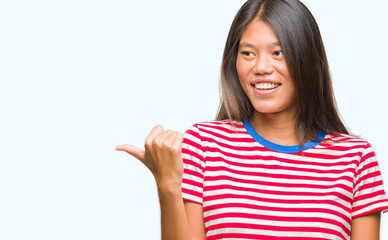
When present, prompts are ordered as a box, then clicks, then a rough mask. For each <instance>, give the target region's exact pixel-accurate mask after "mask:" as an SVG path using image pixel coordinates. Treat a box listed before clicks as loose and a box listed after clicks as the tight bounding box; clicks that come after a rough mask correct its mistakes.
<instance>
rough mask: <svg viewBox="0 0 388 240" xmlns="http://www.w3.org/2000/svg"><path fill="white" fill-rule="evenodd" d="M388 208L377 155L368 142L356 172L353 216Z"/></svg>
mask: <svg viewBox="0 0 388 240" xmlns="http://www.w3.org/2000/svg"><path fill="white" fill-rule="evenodd" d="M387 209H388V199H387V196H386V194H385V191H384V185H383V179H382V176H381V172H380V167H379V165H378V162H377V157H376V154H375V151H374V150H373V148H372V146H371V145H370V144H369V143H367V144H366V147H365V149H364V152H363V154H362V156H361V158H360V162H359V164H358V166H357V168H356V172H355V178H354V188H353V207H352V218H357V217H361V216H364V215H367V214H370V213H373V212H376V211H384V210H385V211H386V210H387ZM385 211H384V212H385Z"/></svg>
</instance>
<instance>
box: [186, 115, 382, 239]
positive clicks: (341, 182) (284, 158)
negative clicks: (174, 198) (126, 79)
mask: <svg viewBox="0 0 388 240" xmlns="http://www.w3.org/2000/svg"><path fill="white" fill-rule="evenodd" d="M317 139H318V141H313V142H310V143H306V144H305V146H304V151H303V152H302V153H301V152H300V146H299V145H297V146H282V145H278V144H275V143H272V142H269V141H267V140H265V139H264V138H262V137H261V136H260V135H258V134H257V133H256V132H255V130H254V129H253V127H252V126H251V124H250V123H249V121H248V122H246V123H239V122H237V123H235V125H232V124H231V123H230V121H211V122H204V123H200V124H195V125H193V126H192V127H191V128H190V129H189V130H187V131H186V133H185V137H184V141H183V144H182V156H183V163H184V176H183V183H182V194H183V198H184V199H185V200H188V201H192V202H195V203H198V204H202V205H203V214H204V221H205V228H206V239H271V240H273V239H283V240H291V239H292V240H296V239H304V240H309V239H320V240H321V239H322V240H323V239H350V226H351V220H352V218H356V217H360V216H363V215H366V214H369V213H372V212H375V211H382V210H386V209H388V200H387V197H386V194H385V191H384V186H383V183H382V177H381V173H380V170H379V166H378V163H377V159H376V156H375V152H374V150H373V149H372V147H371V145H370V144H369V143H368V142H366V141H365V140H363V139H360V138H356V137H352V136H348V135H340V134H328V133H325V132H322V131H321V132H320V133H319V134H318V136H317ZM320 140H322V141H320Z"/></svg>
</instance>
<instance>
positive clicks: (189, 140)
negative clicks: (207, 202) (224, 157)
mask: <svg viewBox="0 0 388 240" xmlns="http://www.w3.org/2000/svg"><path fill="white" fill-rule="evenodd" d="M204 159H205V157H204V150H203V142H202V139H201V135H200V130H199V128H198V127H197V126H195V125H194V126H192V127H191V128H189V129H188V130H187V131H186V132H185V134H184V138H183V143H182V160H183V180H182V197H183V199H184V200H188V201H191V202H195V203H199V204H202V203H203V197H202V196H203V180H204V171H205V160H204Z"/></svg>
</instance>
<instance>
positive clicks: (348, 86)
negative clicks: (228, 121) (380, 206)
mask: <svg viewBox="0 0 388 240" xmlns="http://www.w3.org/2000/svg"><path fill="white" fill-rule="evenodd" d="M243 2H244V1H242V0H233V1H225V0H212V1H209V0H198V1H181V0H180V1H178V0H166V1H157V0H149V1H124V0H110V1H107V0H98V1H91V0H90V1H88V0H67V1H62V0H61V1H60V0H57V1H48V0H47V1H43V0H36V1H26V0H24V1H22V0H13V1H1V2H0V81H1V85H0V107H1V109H0V110H1V116H0V239H2V240H13V239H18V240H19V239H20V240H21V239H23V240H26V239H39V240H44V239H47V240H48V239H50V240H52V239H73V240H78V239H94V240H98V239H159V236H160V227H159V222H160V220H159V217H160V216H159V215H160V214H159V205H158V199H157V193H156V187H155V184H154V181H153V179H152V175H151V174H150V173H149V172H148V170H147V169H146V168H145V167H144V166H142V165H141V164H140V163H139V162H138V161H137V160H136V159H134V158H132V157H130V156H128V155H127V154H125V153H123V152H116V151H115V150H114V148H115V146H116V145H118V144H122V143H131V144H134V145H137V146H142V145H143V142H144V139H145V137H146V136H147V134H148V132H149V130H150V129H151V128H152V127H153V126H154V125H156V124H157V123H161V124H163V125H164V126H165V128H167V129H174V130H177V131H181V132H183V131H185V130H186V129H187V128H188V127H189V126H190V125H192V124H193V123H196V122H200V121H205V120H211V119H214V116H215V113H216V110H217V107H218V102H219V94H218V79H219V69H220V63H221V56H222V51H223V46H224V43H225V39H226V35H227V32H228V30H229V27H230V24H231V21H232V19H233V17H234V15H235V13H236V12H237V10H238V8H239V7H240V6H241V5H242V3H243ZM303 2H304V3H305V4H306V5H307V7H309V9H310V10H311V11H312V13H313V14H314V16H315V17H316V20H317V22H318V25H319V26H320V29H321V33H322V36H323V40H324V42H325V45H326V50H327V55H328V58H329V62H330V66H331V70H332V76H333V81H334V88H335V94H336V97H337V101H338V107H339V109H340V111H341V114H342V116H343V118H344V119H345V122H346V124H347V125H348V126H349V128H350V129H351V130H352V131H353V132H354V133H356V134H359V135H361V136H362V137H364V138H366V139H367V140H369V141H370V142H371V143H372V145H373V146H374V148H375V150H376V152H377V155H378V157H379V161H380V166H381V169H382V173H383V176H384V181H385V183H386V186H387V184H388V149H387V147H386V142H387V140H386V139H387V136H388V130H387V128H386V127H385V125H386V121H387V103H388V94H387V88H388V83H387V82H388V78H387V56H388V48H387V47H386V43H387V42H388V33H387V30H386V29H387V28H386V24H387V23H388V14H386V9H388V2H387V1H385V0H370V1H367V2H366V1H360V0H341V1H333V0H331V1H318V0H304V1H303ZM385 218H386V216H385ZM381 229H382V239H385V238H388V231H387V229H388V220H383V223H382V226H381Z"/></svg>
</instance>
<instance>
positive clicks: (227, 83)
mask: <svg viewBox="0 0 388 240" xmlns="http://www.w3.org/2000/svg"><path fill="white" fill-rule="evenodd" d="M254 19H260V20H262V21H264V22H265V23H266V24H268V25H269V26H271V27H272V29H273V31H274V32H275V34H276V36H277V38H278V39H279V42H280V44H281V46H282V51H283V54H284V58H285V60H286V64H287V67H288V70H289V72H290V76H291V79H292V80H293V82H294V84H295V88H296V91H297V93H296V95H297V96H296V104H297V112H296V118H297V126H296V128H297V129H296V130H297V132H298V137H299V142H300V144H303V142H305V141H307V140H312V139H314V138H315V136H316V133H317V130H318V129H324V130H325V131H327V132H331V133H344V134H349V131H348V129H347V128H346V127H345V125H344V124H343V122H342V120H341V118H340V115H339V112H338V109H337V106H336V101H335V97H334V93H333V87H332V83H331V77H330V71H329V65H328V61H327V57H326V52H325V48H324V45H323V42H322V38H321V34H320V31H319V28H318V25H317V23H316V21H315V19H314V17H313V16H312V14H311V13H310V11H309V10H308V9H307V8H306V6H305V5H304V4H303V3H301V2H300V1H298V0H248V1H247V2H245V3H244V5H243V6H242V7H241V8H240V10H239V11H238V13H237V15H236V17H235V18H234V21H233V23H232V26H231V28H230V30H229V34H228V37H227V40H226V44H225V49H224V54H223V59H222V67H221V84H220V85H221V86H220V87H221V103H220V107H219V109H218V113H217V116H216V119H217V120H224V119H229V120H233V121H244V120H247V119H250V118H251V117H252V115H253V112H254V108H253V106H252V104H251V102H250V101H249V99H248V97H247V96H246V94H245V92H244V90H243V89H242V87H241V84H240V81H239V78H238V74H237V69H236V60H237V55H238V48H239V43H240V39H241V36H242V35H243V33H244V32H245V30H246V29H247V27H248V25H249V24H250V23H251V22H252V20H254Z"/></svg>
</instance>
